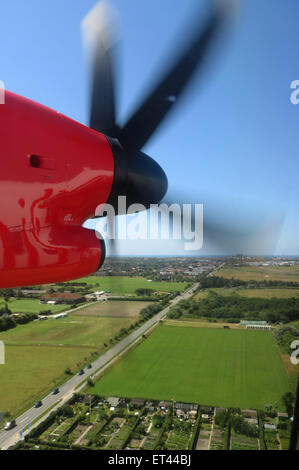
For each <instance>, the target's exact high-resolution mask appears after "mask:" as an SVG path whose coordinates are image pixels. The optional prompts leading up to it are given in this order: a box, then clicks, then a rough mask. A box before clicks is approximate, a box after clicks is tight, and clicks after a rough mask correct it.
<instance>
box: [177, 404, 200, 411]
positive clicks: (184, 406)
mask: <svg viewBox="0 0 299 470" xmlns="http://www.w3.org/2000/svg"><path fill="white" fill-rule="evenodd" d="M174 408H175V409H176V410H183V411H184V412H185V413H187V412H188V411H191V410H194V411H196V412H197V410H198V405H196V404H195V403H180V402H176V403H175V404H174Z"/></svg>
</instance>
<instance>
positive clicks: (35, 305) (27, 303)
mask: <svg viewBox="0 0 299 470" xmlns="http://www.w3.org/2000/svg"><path fill="white" fill-rule="evenodd" d="M4 305H5V302H4V300H3V299H2V298H0V308H2V307H4ZM7 305H8V308H9V309H10V310H11V311H12V313H39V312H40V311H41V310H51V312H53V313H59V312H63V311H64V310H68V309H69V308H70V307H69V305H51V304H49V305H48V304H46V305H45V304H40V303H39V300H38V299H21V300H17V299H12V298H11V299H9V301H8V302H7Z"/></svg>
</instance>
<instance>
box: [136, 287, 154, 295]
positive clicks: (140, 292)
mask: <svg viewBox="0 0 299 470" xmlns="http://www.w3.org/2000/svg"><path fill="white" fill-rule="evenodd" d="M154 292H155V291H154V290H153V289H148V288H139V289H136V290H135V294H137V295H143V296H145V297H146V296H151V295H152V294H153V293H154Z"/></svg>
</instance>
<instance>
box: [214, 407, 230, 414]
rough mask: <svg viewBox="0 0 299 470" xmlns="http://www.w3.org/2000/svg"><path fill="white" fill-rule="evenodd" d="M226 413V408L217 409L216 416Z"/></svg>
mask: <svg viewBox="0 0 299 470" xmlns="http://www.w3.org/2000/svg"><path fill="white" fill-rule="evenodd" d="M224 411H227V409H226V408H215V410H214V416H217V415H218V414H219V413H223V412H224Z"/></svg>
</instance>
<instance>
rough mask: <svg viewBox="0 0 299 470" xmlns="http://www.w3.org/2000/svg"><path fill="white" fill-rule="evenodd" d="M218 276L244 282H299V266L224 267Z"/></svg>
mask: <svg viewBox="0 0 299 470" xmlns="http://www.w3.org/2000/svg"><path fill="white" fill-rule="evenodd" d="M216 276H222V277H226V278H228V279H230V278H232V277H234V278H235V279H241V280H243V281H251V280H256V281H277V280H279V281H286V282H288V281H290V282H299V266H236V267H234V266H224V267H223V268H222V269H220V270H219V271H217V273H216Z"/></svg>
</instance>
